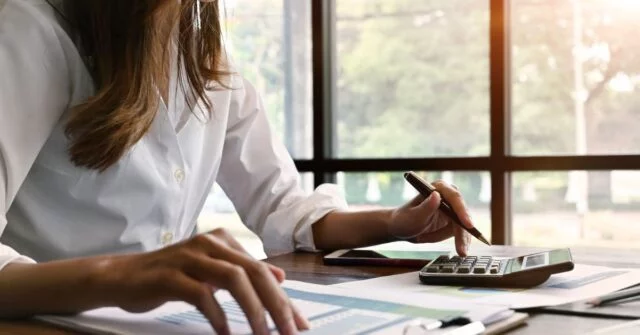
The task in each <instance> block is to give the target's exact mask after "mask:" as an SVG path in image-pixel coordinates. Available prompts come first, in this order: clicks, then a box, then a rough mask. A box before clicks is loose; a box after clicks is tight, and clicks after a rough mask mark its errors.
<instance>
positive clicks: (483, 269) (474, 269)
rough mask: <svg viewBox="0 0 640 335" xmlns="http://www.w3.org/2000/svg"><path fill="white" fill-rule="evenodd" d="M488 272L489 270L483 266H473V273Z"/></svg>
mask: <svg viewBox="0 0 640 335" xmlns="http://www.w3.org/2000/svg"><path fill="white" fill-rule="evenodd" d="M486 272H487V269H486V268H483V267H477V266H476V267H475V268H473V273H486Z"/></svg>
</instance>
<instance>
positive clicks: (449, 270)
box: [440, 264, 454, 273]
mask: <svg viewBox="0 0 640 335" xmlns="http://www.w3.org/2000/svg"><path fill="white" fill-rule="evenodd" d="M453 268H454V266H453V265H451V264H447V265H443V266H442V269H440V272H441V273H453Z"/></svg>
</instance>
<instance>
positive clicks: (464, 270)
mask: <svg viewBox="0 0 640 335" xmlns="http://www.w3.org/2000/svg"><path fill="white" fill-rule="evenodd" d="M469 272H471V267H470V266H468V265H460V267H458V273H469Z"/></svg>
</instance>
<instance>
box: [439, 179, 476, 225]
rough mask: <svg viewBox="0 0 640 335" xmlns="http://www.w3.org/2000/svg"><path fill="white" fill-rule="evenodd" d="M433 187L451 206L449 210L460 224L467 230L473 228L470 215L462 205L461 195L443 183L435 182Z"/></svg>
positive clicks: (463, 204) (464, 205)
mask: <svg viewBox="0 0 640 335" xmlns="http://www.w3.org/2000/svg"><path fill="white" fill-rule="evenodd" d="M433 186H434V187H435V188H436V189H437V190H438V192H440V194H442V198H444V199H445V200H446V201H447V202H448V203H449V205H451V209H452V210H453V211H454V212H455V213H456V215H457V216H458V218H460V221H462V224H464V225H465V226H466V227H467V228H473V221H471V215H469V210H468V209H467V206H466V204H465V203H464V199H463V198H462V193H460V191H458V190H457V189H455V188H453V187H452V186H451V185H449V184H447V183H445V182H443V181H436V182H434V183H433Z"/></svg>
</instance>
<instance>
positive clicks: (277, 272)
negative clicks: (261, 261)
mask: <svg viewBox="0 0 640 335" xmlns="http://www.w3.org/2000/svg"><path fill="white" fill-rule="evenodd" d="M265 264H267V266H268V267H269V270H270V271H271V273H272V274H273V275H274V276H276V280H277V281H278V283H280V284H282V282H284V280H285V279H286V278H287V275H286V273H285V272H284V270H283V269H282V268H280V267H277V266H275V265H273V264H269V263H265Z"/></svg>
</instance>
